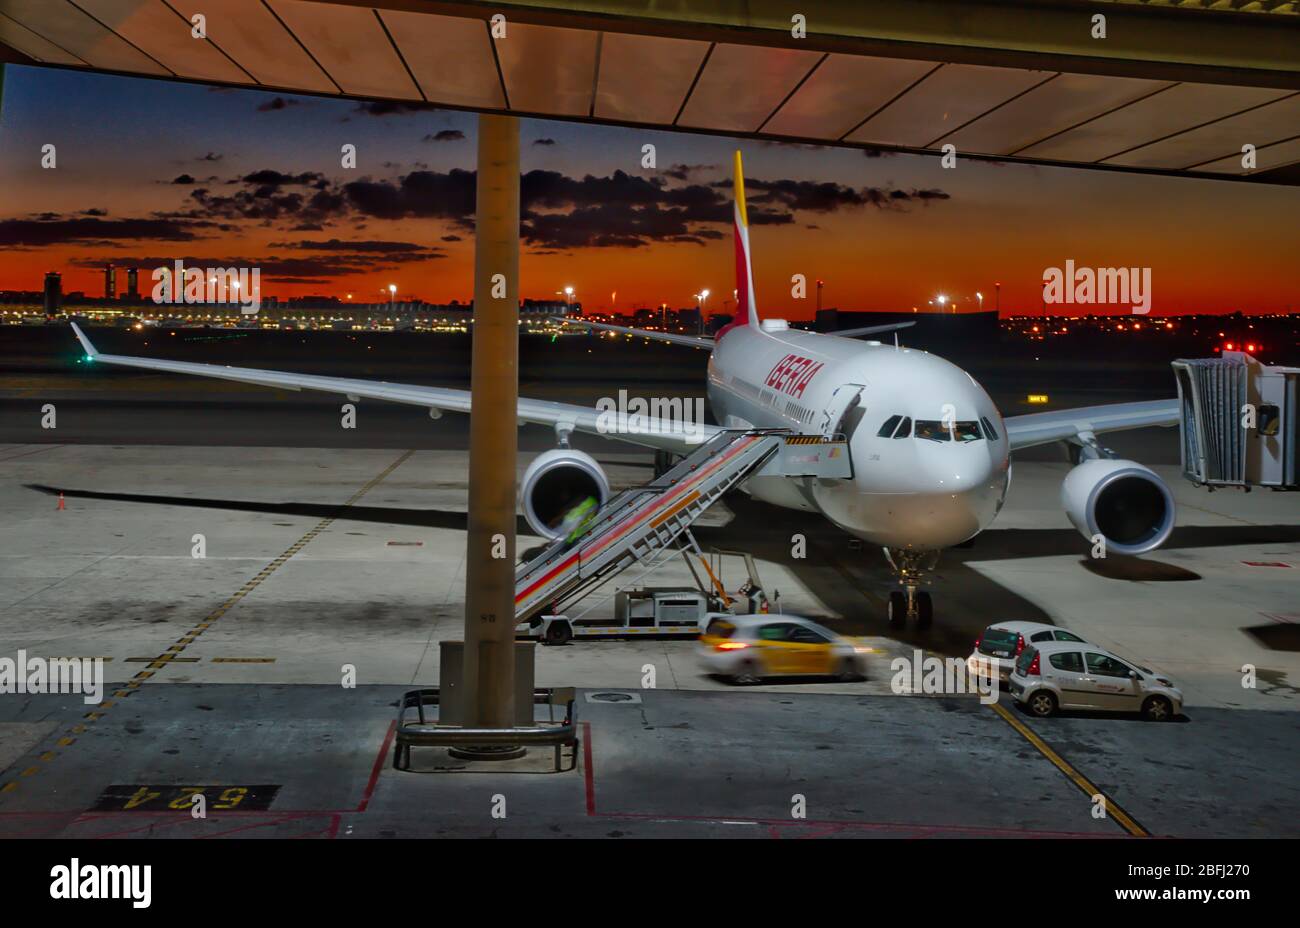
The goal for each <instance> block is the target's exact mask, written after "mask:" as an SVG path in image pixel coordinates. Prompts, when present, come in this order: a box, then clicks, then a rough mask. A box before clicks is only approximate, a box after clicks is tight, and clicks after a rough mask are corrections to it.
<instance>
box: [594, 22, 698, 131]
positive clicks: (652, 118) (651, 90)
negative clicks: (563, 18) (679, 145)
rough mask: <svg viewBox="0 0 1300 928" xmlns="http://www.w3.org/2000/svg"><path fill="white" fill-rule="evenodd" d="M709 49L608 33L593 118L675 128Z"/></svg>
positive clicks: (677, 41)
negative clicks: (672, 126) (692, 82)
mask: <svg viewBox="0 0 1300 928" xmlns="http://www.w3.org/2000/svg"><path fill="white" fill-rule="evenodd" d="M708 50H709V43H708V42H693V41H691V40H689V39H665V38H658V37H655V36H641V35H628V34H625V33H621V32H607V33H605V37H604V39H603V41H602V43H601V48H600V75H599V77H598V79H597V82H596V109H595V112H594V113H593V115H594V116H596V117H598V118H601V119H619V120H625V121H627V122H644V123H658V124H660V125H663V124H667V123H671V122H672V121H673V119H674V118H675V117H676V116H677V110H678V109H680V108H681V105H682V101H683V100H684V99H686V92H687V91H688V90H690V89H691V81H693V80H695V75H696V73H697V72H698V71H699V70H700V62H701V61H703V60H704V56H705V54H707V53H708Z"/></svg>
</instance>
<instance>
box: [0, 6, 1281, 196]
mask: <svg viewBox="0 0 1300 928" xmlns="http://www.w3.org/2000/svg"><path fill="white" fill-rule="evenodd" d="M498 14H499V15H501V16H504V17H505V22H504V36H503V37H497V38H494V37H493V34H492V26H491V23H490V21H491V18H492V17H493V16H494V15H498ZM197 15H201V16H202V17H203V34H202V36H201V37H196V36H195V34H194V33H195V26H194V24H193V22H192V17H195V16H197ZM1098 15H1101V16H1104V17H1105V22H1104V29H1105V37H1104V38H1103V37H1099V36H1098V34H1097V33H1098V32H1099V25H1098V21H1095V17H1097V16H1098ZM797 16H803V17H804V19H803V21H802V22H801V21H799V20H798V19H797ZM801 30H802V31H803V34H802V35H801V36H800V35H796V33H799V32H800V31H801ZM0 60H8V61H14V62H22V63H28V64H41V65H49V66H56V67H69V68H88V69H93V70H96V71H108V72H117V73H124V74H133V75H143V76H148V77H156V78H163V79H172V80H190V81H201V82H205V83H212V84H227V85H237V86H246V87H258V88H265V89H271V90H277V91H287V92H297V93H312V94H323V95H330V96H340V97H355V98H362V99H369V100H394V101H406V102H417V103H420V102H423V103H428V104H430V105H435V106H442V107H453V108H463V109H470V110H478V111H495V112H509V113H515V114H518V115H523V116H538V117H546V118H556V119H569V120H581V121H591V122H600V123H609V124H617V125H629V126H645V127H653V128H665V129H677V130H683V131H693V132H709V133H718V134H724V135H728V136H736V137H753V138H769V139H776V140H794V141H799V142H805V143H817V144H827V145H841V146H857V147H863V148H880V149H887V150H901V151H924V152H934V153H939V152H941V151H943V149H944V146H947V145H952V146H954V147H955V149H956V151H957V152H958V154H959V155H963V156H975V157H985V158H996V159H999V160H1013V161H1034V162H1045V163H1056V164H1068V165H1073V166H1091V167H1101V168H1108V169H1117V170H1129V171H1152V172H1159V173H1174V174H1193V175H1204V176H1212V177H1217V178H1245V179H1250V180H1256V181H1268V182H1274V183H1289V184H1296V183H1300V2H1294V0H1163V2H1158V0H1109V2H1102V0H1034V2H1025V0H894V2H878V0H817V2H809V3H791V2H789V0H511V2H502V3H483V2H475V0H462V2H440V0H368V2H363V0H331V2H326V0H0ZM1246 145H1251V146H1254V149H1255V159H1256V166H1255V168H1254V169H1248V168H1246V167H1244V166H1243V157H1242V153H1243V146H1246Z"/></svg>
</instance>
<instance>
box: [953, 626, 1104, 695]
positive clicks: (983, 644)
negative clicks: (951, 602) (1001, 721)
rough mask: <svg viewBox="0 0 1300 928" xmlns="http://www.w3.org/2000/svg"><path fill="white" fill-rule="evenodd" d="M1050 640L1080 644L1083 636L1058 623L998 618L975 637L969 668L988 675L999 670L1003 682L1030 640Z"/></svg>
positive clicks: (967, 665) (967, 659) (1039, 641)
mask: <svg viewBox="0 0 1300 928" xmlns="http://www.w3.org/2000/svg"><path fill="white" fill-rule="evenodd" d="M1047 641H1073V642H1078V643H1080V644H1082V643H1083V639H1082V638H1080V637H1079V636H1078V635H1076V634H1075V633H1074V632H1071V631H1067V630H1066V629H1064V628H1057V627H1056V626H1055V625H1044V624H1043V623H1042V622H997V623H995V624H993V625H990V626H989V627H988V628H986V629H984V631H983V633H982V634H981V635H980V636H979V637H978V638H976V639H975V650H973V651H971V654H970V657H968V658H966V669H967V670H969V671H970V672H971V673H972V674H975V675H977V676H981V677H985V676H990V675H992V674H993V673H994V672H995V671H996V672H997V675H998V679H999V680H1001V681H1002V682H1003V683H1006V682H1007V678H1009V677H1010V676H1011V668H1012V667H1014V666H1015V665H1016V658H1018V657H1019V656H1020V655H1021V654H1022V653H1023V652H1024V650H1025V648H1026V647H1027V646H1029V645H1031V644H1042V643H1043V642H1047Z"/></svg>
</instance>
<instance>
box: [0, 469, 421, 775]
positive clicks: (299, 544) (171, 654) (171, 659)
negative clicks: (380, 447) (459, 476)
mask: <svg viewBox="0 0 1300 928" xmlns="http://www.w3.org/2000/svg"><path fill="white" fill-rule="evenodd" d="M414 453H415V452H414V450H411V451H406V452H404V453H403V454H402V455H401V456H400V457H399V458H398V459H397V460H396V461H394V462H393V463H391V464H389V465H388V466H387V467H385V468H384V469H383V470H382V471H380V472H379V473H378V474H377V475H375V476H374V477H372V478H371V479H370V480H369V481H368V482H367V483H366V485H365V486H363V487H362V488H361V489H359V490H357V492H355V493H353V494H352V496H350V497H349V498H348V500H347V501H346V502H344V503H343V505H342V506H340V507H339V512H340V514H341V513H342V511H343V510H345V509H347V508H348V507H349V506H351V505H352V504H353V503H355V502H356V501H357V500H359V499H361V497H363V496H365V495H366V494H367V493H369V492H370V491H371V490H372V489H374V488H375V487H376V486H377V485H378V484H379V483H380V482H381V481H383V480H384V479H385V478H386V477H387V476H388V475H389V474H391V473H392V472H393V471H395V470H397V468H399V467H401V466H402V465H403V464H405V463H406V460H407V459H408V458H409V457H410V456H411V455H412V454H414ZM337 518H338V516H330V517H329V518H326V519H322V520H321V521H320V522H318V523H317V524H316V526H315V527H314V528H313V529H311V530H310V531H309V532H307V533H306V534H305V535H303V536H302V537H301V538H299V539H298V541H296V542H295V543H294V544H293V545H292V546H291V547H290V548H289V549H288V550H286V551H285V552H284V553H283V554H281V555H280V556H279V557H277V558H275V559H274V560H273V561H271V563H270V564H268V565H267V566H266V567H263V568H262V570H261V571H260V572H259V573H258V574H257V576H255V577H254V578H253V579H252V580H249V581H248V582H247V583H245V584H244V585H243V586H242V587H240V588H239V590H238V592H236V593H235V594H234V595H233V596H231V597H230V598H229V599H227V600H226V601H225V602H224V603H222V604H221V605H219V606H217V608H216V609H214V610H213V611H212V612H210V613H208V615H207V616H205V617H204V620H203V622H202V623H201V624H200V625H199V626H198V627H197V628H196V629H195V630H194V631H192V632H190V633H189V634H188V636H187V637H184V638H181V639H179V640H178V641H177V643H176V644H173V645H172V646H171V647H169V648H168V649H167V651H166V652H164V653H163V654H160V655H159V656H157V657H128V658H126V660H127V661H128V662H130V663H137V664H139V663H147V664H148V665H149V668H148V669H147V670H141V671H139V672H138V673H137V674H136V675H135V676H134V677H133V678H132V680H131V682H130V683H128V684H127V686H131V687H138V686H139V685H140V682H139V681H140V680H146V679H148V678H149V677H152V676H153V674H154V671H155V670H161V669H163V668H164V667H166V666H167V665H168V664H176V663H185V664H197V663H198V662H199V658H197V657H179V656H177V655H179V653H180V652H181V651H183V650H185V648H186V647H188V646H189V645H190V644H191V643H193V641H194V639H195V638H197V637H198V636H199V635H200V634H201V633H202V632H203V631H206V630H207V628H208V627H209V626H210V625H211V624H212V623H213V622H214V621H216V620H217V619H218V618H220V617H221V615H222V614H223V613H225V612H228V611H229V610H230V608H231V607H232V606H234V604H235V603H236V602H237V601H238V600H239V599H240V598H242V597H243V596H245V595H247V594H248V593H251V592H252V591H253V590H254V589H256V588H257V586H258V584H260V583H261V582H262V581H263V580H265V579H266V578H267V577H269V576H270V575H271V574H272V573H274V572H275V571H276V570H278V569H279V568H280V567H282V566H284V565H285V564H286V563H288V561H289V559H290V558H291V557H293V556H294V555H295V554H297V553H298V552H299V551H301V550H302V549H303V547H304V546H305V545H306V544H307V543H308V542H309V541H311V540H312V539H313V538H315V537H316V536H317V535H319V534H320V533H321V532H323V531H325V529H327V528H329V526H330V525H332V524H333V523H334V520H335V519H337ZM109 659H110V658H104V660H109ZM213 660H215V661H219V662H220V661H226V662H229V663H236V662H238V663H253V662H256V663H272V662H274V660H275V659H274V658H226V659H223V658H214V659H213ZM112 705H113V703H112V701H111V700H107V701H104V702H101V703H100V704H99V706H98V708H101V709H107V708H109V707H111V706H112ZM103 716H104V713H103V712H87V713H86V714H85V715H84V716H82V718H84V719H85V720H86V721H89V722H94V721H97V720H98V719H100V718H102V717H103ZM85 730H86V726H85V725H83V724H78V725H74V726H72V728H71V729H70V731H71V733H73V734H81V733H82V732H84V731H85ZM65 740H66V739H65ZM69 743H71V742H70V741H69ZM56 756H57V755H56V754H55V753H54V752H53V751H47V752H45V754H42V755H41V760H45V761H49V760H53V759H54V758H55V757H56ZM40 769H41V768H40V767H38V766H34V767H28V768H27V769H26V770H24V771H23V772H22V773H21V774H19V776H23V777H30V776H32V775H33V774H35V773H38V772H39V771H40ZM17 788H18V784H17V783H16V782H10V783H6V784H5V785H4V787H2V788H0V789H2V790H3V792H6V793H8V792H12V791H13V790H15V789H17Z"/></svg>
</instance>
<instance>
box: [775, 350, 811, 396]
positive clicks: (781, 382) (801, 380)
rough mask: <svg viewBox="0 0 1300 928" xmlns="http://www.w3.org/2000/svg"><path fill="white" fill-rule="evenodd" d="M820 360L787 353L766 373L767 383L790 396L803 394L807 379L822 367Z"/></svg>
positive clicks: (809, 379)
mask: <svg viewBox="0 0 1300 928" xmlns="http://www.w3.org/2000/svg"><path fill="white" fill-rule="evenodd" d="M822 367H823V365H822V363H821V362H820V361H814V360H813V359H812V358H805V357H802V356H800V355H797V354H788V355H786V356H785V357H784V358H782V359H781V360H780V361H777V362H776V366H775V367H773V368H772V372H771V373H770V374H768V375H767V385H768V386H769V387H771V388H772V389H773V390H777V391H779V392H781V393H786V394H789V395H790V396H803V391H804V389H805V388H806V387H807V386H808V383H809V381H811V380H812V379H813V378H814V377H816V376H817V372H818V371H820V370H821V369H822Z"/></svg>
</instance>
